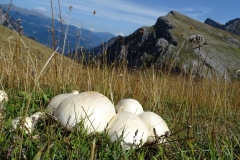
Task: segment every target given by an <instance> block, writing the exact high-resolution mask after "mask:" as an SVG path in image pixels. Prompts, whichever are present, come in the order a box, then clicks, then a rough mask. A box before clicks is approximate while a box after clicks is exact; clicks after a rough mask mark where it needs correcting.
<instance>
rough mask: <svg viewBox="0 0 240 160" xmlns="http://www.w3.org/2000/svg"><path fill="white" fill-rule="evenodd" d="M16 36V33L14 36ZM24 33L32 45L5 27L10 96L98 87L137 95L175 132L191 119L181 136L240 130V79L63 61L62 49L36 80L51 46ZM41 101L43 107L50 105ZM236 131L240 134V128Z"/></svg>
mask: <svg viewBox="0 0 240 160" xmlns="http://www.w3.org/2000/svg"><path fill="white" fill-rule="evenodd" d="M0 30H2V26H0ZM12 36H14V38H9V37H12ZM21 38H23V41H24V42H25V44H26V45H27V47H28V49H26V48H24V46H23V44H22V42H21V41H18V38H17V35H16V34H14V33H13V32H12V31H11V30H9V29H5V32H4V36H3V38H2V42H1V47H0V48H1V50H0V89H1V88H4V89H5V90H6V91H7V92H8V93H10V94H9V97H10V99H12V100H13V99H14V97H12V98H11V96H13V95H15V94H14V93H13V92H19V91H24V92H27V93H37V94H38V95H39V96H41V95H44V94H46V95H48V98H49V99H50V98H51V96H53V95H56V94H59V93H63V92H69V91H71V90H79V91H80V92H81V91H87V90H93V91H98V92H101V93H102V94H104V95H106V96H107V97H109V98H110V99H111V100H112V101H113V102H114V103H115V104H116V103H117V102H118V101H119V100H120V99H122V98H134V99H137V100H138V101H139V102H140V103H141V104H142V105H143V108H144V110H146V111H147V110H150V111H154V112H156V113H157V114H159V115H161V116H162V117H163V118H164V119H165V120H166V121H167V123H168V124H169V127H170V129H171V131H172V132H174V131H176V130H177V129H179V128H182V127H185V126H186V125H191V126H192V130H190V131H189V132H188V133H187V135H185V134H180V135H177V137H178V138H183V137H184V136H188V137H194V139H195V143H196V144H198V143H201V142H202V144H200V145H199V146H201V145H203V143H204V142H203V141H204V140H202V139H203V138H204V137H202V136H199V131H200V130H201V131H202V130H205V128H207V129H206V130H205V131H206V132H209V133H210V132H211V133H212V134H213V135H212V136H216V137H215V138H216V140H221V139H222V138H221V137H228V136H231V135H232V133H234V134H235V133H236V134H237V130H238V129H239V126H238V125H239V124H237V123H239V115H240V110H239V106H240V100H239V95H240V90H239V88H240V83H239V81H233V82H227V81H217V80H216V79H212V80H208V79H203V80H198V81H197V80H194V79H193V78H192V77H191V76H184V75H181V74H179V75H176V74H168V73H169V72H168V71H166V72H165V71H160V70H155V69H154V68H149V69H142V70H141V69H130V70H129V69H127V67H126V66H124V65H123V66H118V67H115V66H106V65H103V66H101V67H100V65H83V64H80V63H76V62H75V61H73V60H70V59H68V58H66V57H64V58H63V61H62V63H63V64H62V65H60V64H58V63H56V62H59V63H60V58H62V56H61V55H56V61H54V60H53V59H52V60H50V62H49V63H47V67H46V68H45V70H44V71H43V73H42V75H40V78H39V80H38V81H36V78H37V77H38V76H39V73H40V71H41V69H42V68H43V66H44V65H45V63H46V62H47V60H48V59H49V57H50V56H51V54H52V51H51V50H50V49H47V48H46V47H44V46H42V45H40V44H38V43H36V42H34V41H32V40H30V39H28V38H26V37H24V36H22V37H21ZM16 39H17V40H16ZM28 51H29V53H28ZM59 66H62V67H61V68H59ZM35 85H36V87H35V88H34V86H35ZM33 89H34V90H33ZM49 95H50V96H49ZM32 103H34V102H32ZM32 103H31V104H32ZM29 107H30V108H29V111H27V112H33V111H36V110H37V109H32V108H31V105H30V106H29ZM41 107H42V108H41V109H43V108H44V107H46V106H41ZM27 110H28V108H27ZM9 116H10V115H6V117H9ZM11 116H12V115H11ZM15 116H16V115H15ZM236 122H237V123H236ZM204 127H205V128H204ZM209 130H210V131H209ZM229 130H230V131H231V133H230V132H228V131H229ZM213 132H214V133H213ZM204 133H205V132H204ZM204 135H205V134H204ZM236 137H237V138H240V137H239V134H237V135H236ZM219 143H220V142H219ZM199 148H200V147H199ZM173 150H174V149H173ZM180 150H181V149H180ZM196 154H197V153H196Z"/></svg>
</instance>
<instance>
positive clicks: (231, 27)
mask: <svg viewBox="0 0 240 160" xmlns="http://www.w3.org/2000/svg"><path fill="white" fill-rule="evenodd" d="M204 23H205V24H208V25H210V26H213V27H216V28H219V29H222V30H225V31H228V32H230V33H233V34H236V35H238V36H240V18H235V19H232V20H229V21H228V22H226V23H225V24H220V23H218V22H216V21H214V20H212V19H210V18H207V19H206V20H205V21H204Z"/></svg>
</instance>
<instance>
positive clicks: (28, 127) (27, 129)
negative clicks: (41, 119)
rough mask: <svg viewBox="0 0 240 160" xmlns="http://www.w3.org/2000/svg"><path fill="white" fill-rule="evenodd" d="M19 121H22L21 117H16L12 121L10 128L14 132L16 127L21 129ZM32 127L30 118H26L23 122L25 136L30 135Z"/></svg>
mask: <svg viewBox="0 0 240 160" xmlns="http://www.w3.org/2000/svg"><path fill="white" fill-rule="evenodd" d="M21 120H24V119H23V118H22V117H17V118H15V119H13V120H12V126H13V128H14V129H15V130H16V129H17V128H18V127H19V128H22V126H21ZM33 129H34V126H33V123H32V119H31V118H30V117H26V118H25V120H24V131H25V133H26V134H31V133H32V132H33Z"/></svg>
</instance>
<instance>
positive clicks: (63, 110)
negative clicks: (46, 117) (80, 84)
mask: <svg viewBox="0 0 240 160" xmlns="http://www.w3.org/2000/svg"><path fill="white" fill-rule="evenodd" d="M115 114H116V113H115V108H114V105H113V104H112V102H111V101H110V100H109V99H108V98H107V97H105V96H104V95H102V94H101V93H98V92H93V91H87V92H82V93H80V94H77V95H73V96H71V97H68V98H66V99H64V100H63V101H62V103H61V104H60V105H59V106H58V108H57V109H56V111H55V112H54V116H55V117H56V118H57V119H58V120H59V121H60V122H61V124H62V126H64V127H66V128H67V129H69V130H70V129H72V128H73V127H74V126H76V125H77V124H78V123H79V122H81V121H83V122H84V123H83V124H84V129H85V130H87V134H90V133H94V132H102V131H104V129H105V128H106V126H107V124H108V122H109V121H110V120H111V119H112V117H113V116H114V115H115Z"/></svg>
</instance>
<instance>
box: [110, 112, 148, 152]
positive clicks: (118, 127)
mask: <svg viewBox="0 0 240 160" xmlns="http://www.w3.org/2000/svg"><path fill="white" fill-rule="evenodd" d="M107 129H109V130H108V135H109V136H110V142H111V143H114V142H116V141H117V140H118V139H119V138H121V139H122V141H121V145H122V147H123V149H124V150H129V149H130V148H136V147H140V146H141V145H143V144H144V143H145V142H146V141H147V139H148V136H149V131H148V128H147V127H146V125H145V124H144V122H143V121H142V120H141V119H140V118H139V117H138V116H137V115H135V114H134V113H131V112H128V111H123V112H120V113H118V114H116V115H115V116H114V117H113V119H112V120H111V121H110V123H109V124H108V128H107Z"/></svg>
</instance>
